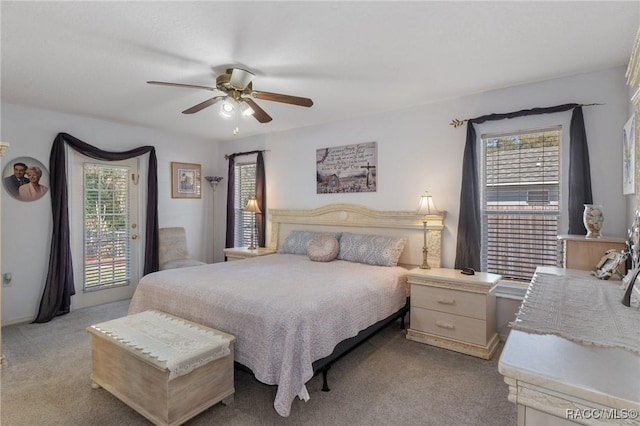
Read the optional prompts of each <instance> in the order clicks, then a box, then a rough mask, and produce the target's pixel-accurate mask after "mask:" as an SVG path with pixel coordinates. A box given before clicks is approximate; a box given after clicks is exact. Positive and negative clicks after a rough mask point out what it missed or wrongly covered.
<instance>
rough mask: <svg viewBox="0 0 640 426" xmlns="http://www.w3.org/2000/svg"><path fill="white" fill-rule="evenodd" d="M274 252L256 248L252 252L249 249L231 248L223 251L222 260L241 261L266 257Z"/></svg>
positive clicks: (272, 249)
mask: <svg viewBox="0 0 640 426" xmlns="http://www.w3.org/2000/svg"><path fill="white" fill-rule="evenodd" d="M275 252H276V249H274V248H268V247H256V248H255V249H253V250H249V247H233V248H226V249H224V258H225V260H242V259H249V258H250V257H257V256H266V255H268V254H273V253H275Z"/></svg>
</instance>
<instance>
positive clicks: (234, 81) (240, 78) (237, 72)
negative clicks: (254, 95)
mask: <svg viewBox="0 0 640 426" xmlns="http://www.w3.org/2000/svg"><path fill="white" fill-rule="evenodd" d="M251 80H253V73H252V72H249V71H247V70H243V69H241V68H234V69H233V71H232V72H231V80H230V81H229V85H230V86H231V87H233V88H234V89H236V90H244V89H246V88H247V86H248V85H249V83H251Z"/></svg>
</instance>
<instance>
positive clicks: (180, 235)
mask: <svg viewBox="0 0 640 426" xmlns="http://www.w3.org/2000/svg"><path fill="white" fill-rule="evenodd" d="M158 231H159V239H160V253H159V254H160V270H161V271H163V270H165V269H174V268H186V267H189V266H200V265H206V263H204V262H200V261H199V260H193V259H189V250H188V249H187V234H186V232H185V230H184V228H182V227H174V228H160V229H159V230H158Z"/></svg>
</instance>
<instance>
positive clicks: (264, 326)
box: [129, 204, 443, 417]
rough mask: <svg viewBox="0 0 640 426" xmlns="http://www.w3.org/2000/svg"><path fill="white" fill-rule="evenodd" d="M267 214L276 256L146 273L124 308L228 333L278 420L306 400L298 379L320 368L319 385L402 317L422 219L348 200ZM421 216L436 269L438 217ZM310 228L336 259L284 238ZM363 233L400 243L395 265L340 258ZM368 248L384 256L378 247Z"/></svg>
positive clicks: (418, 248)
mask: <svg viewBox="0 0 640 426" xmlns="http://www.w3.org/2000/svg"><path fill="white" fill-rule="evenodd" d="M269 215H270V228H271V229H270V230H271V242H272V244H271V246H272V247H275V248H278V253H277V254H273V255H268V256H262V257H256V258H251V259H246V260H241V261H233V262H221V263H215V264H209V265H205V266H198V267H192V268H181V269H173V270H167V271H161V272H156V273H152V274H149V275H146V276H145V277H144V278H143V279H142V280H141V281H140V283H139V284H138V287H137V289H136V291H135V294H134V296H133V298H132V301H131V305H130V308H129V313H130V314H133V313H137V312H142V311H145V310H149V309H156V310H160V311H164V312H167V313H170V314H173V315H176V316H178V317H182V318H185V319H187V320H190V321H193V322H196V323H200V324H203V325H206V326H209V327H212V328H215V329H218V330H221V331H224V332H227V333H230V334H233V335H234V336H236V347H235V359H236V361H237V362H238V363H240V364H241V365H243V366H245V367H247V368H248V369H250V370H251V371H252V372H253V374H254V375H255V377H256V379H258V380H259V381H261V382H263V383H266V384H269V385H277V386H278V389H277V392H276V397H275V401H274V408H275V410H276V411H277V412H278V414H280V415H281V416H285V417H286V416H288V415H289V413H290V409H291V404H292V403H293V401H294V399H295V398H296V396H298V397H300V398H301V399H304V400H306V399H308V398H309V395H308V392H307V390H306V386H305V383H306V382H307V381H308V380H310V379H311V378H312V377H313V376H314V374H316V373H317V372H319V371H322V372H323V373H324V374H325V383H324V386H325V387H326V370H327V369H328V367H329V366H330V364H331V363H332V362H334V361H335V360H336V359H337V358H339V357H340V356H341V355H342V354H344V353H346V351H348V350H350V349H351V348H352V347H353V346H354V345H356V344H359V343H360V342H361V340H362V338H364V337H368V336H369V335H371V334H372V333H374V332H375V331H377V329H379V328H381V327H382V326H384V325H385V324H388V323H389V322H390V321H393V320H394V319H396V318H401V317H403V315H404V314H405V313H406V311H407V310H408V303H407V299H408V290H407V285H406V273H407V270H408V269H407V268H408V267H409V266H410V265H417V264H420V263H422V245H423V232H422V231H423V216H419V215H417V214H416V213H415V212H398V211H395V212H389V211H375V210H371V209H368V208H365V207H362V206H355V205H349V204H337V205H330V206H325V207H321V208H318V209H312V210H270V211H269ZM428 219H429V221H428V223H427V227H428V241H427V244H428V246H429V251H428V253H429V263H430V264H431V265H432V266H436V267H437V266H439V265H440V240H441V230H442V219H443V215H434V216H429V218H428ZM310 233H313V234H316V235H317V234H322V235H332V236H333V237H339V241H340V244H341V245H340V250H342V252H343V253H342V254H343V255H342V256H340V257H342V258H340V259H335V260H333V261H328V262H323V261H312V260H311V259H310V258H309V257H308V256H307V255H306V254H304V253H301V252H300V248H301V245H300V244H303V243H304V244H306V243H305V240H304V238H303V239H299V238H298V239H296V238H294V236H296V237H300V236H302V235H304V236H305V237H306V238H308V237H309V236H310ZM363 235H368V236H372V235H375V236H376V237H375V238H377V239H375V238H374V240H370V242H371V241H376V242H378V243H380V244H382V246H383V247H385V244H386V243H385V241H397V240H398V239H401V240H403V241H404V244H403V248H402V249H401V250H400V251H399V257H396V259H397V266H393V265H389V266H381V265H380V264H370V263H376V262H377V261H373V262H372V261H370V259H371V256H370V254H371V253H369V252H368V253H364V255H365V257H364V258H359V257H358V256H360V254H362V253H360V254H359V253H358V251H357V250H356V251H355V252H354V253H355V256H356V260H360V261H354V260H353V259H351V258H349V256H348V255H344V254H345V253H347V254H348V253H349V250H348V249H349V246H348V242H349V241H351V242H353V241H361V240H362V238H364V237H363ZM372 238H373V237H372ZM337 239H338V238H336V240H337ZM314 241H317V239H316V240H314ZM292 242H293V245H292ZM358 247H360V248H362V246H357V247H356V248H358ZM394 247H396V248H397V246H394ZM296 250H297V251H296ZM303 250H304V249H303ZM372 251H379V252H380V253H381V256H382V258H383V259H386V258H385V251H384V250H372ZM380 253H379V254H380ZM387 254H388V253H387ZM367 256H369V257H367ZM392 257H393V256H392ZM350 259H351V260H350Z"/></svg>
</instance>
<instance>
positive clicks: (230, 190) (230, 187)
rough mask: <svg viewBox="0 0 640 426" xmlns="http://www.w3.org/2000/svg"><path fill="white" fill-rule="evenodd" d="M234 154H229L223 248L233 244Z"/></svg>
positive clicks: (234, 203) (234, 200)
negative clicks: (225, 230)
mask: <svg viewBox="0 0 640 426" xmlns="http://www.w3.org/2000/svg"><path fill="white" fill-rule="evenodd" d="M235 158H236V155H235V154H232V155H229V157H228V159H229V173H228V174H229V176H228V179H227V235H226V240H225V243H224V246H225V248H231V247H233V246H234V245H235V241H234V240H235V238H234V236H235V228H236V227H235V224H236V219H235V217H236V212H235V205H236V192H235V187H236V160H235Z"/></svg>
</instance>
